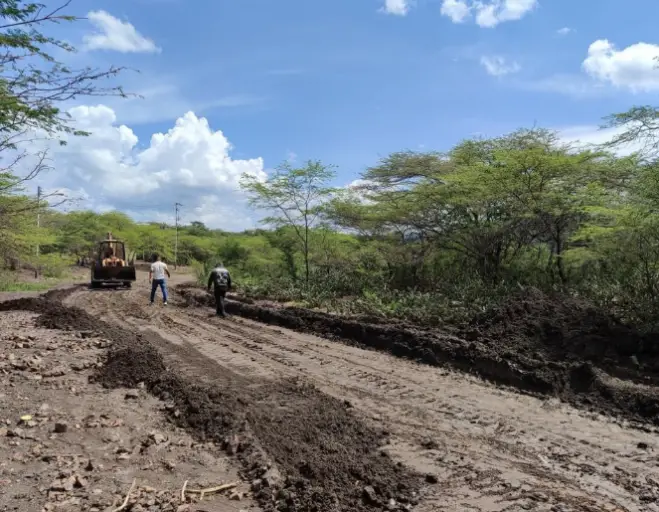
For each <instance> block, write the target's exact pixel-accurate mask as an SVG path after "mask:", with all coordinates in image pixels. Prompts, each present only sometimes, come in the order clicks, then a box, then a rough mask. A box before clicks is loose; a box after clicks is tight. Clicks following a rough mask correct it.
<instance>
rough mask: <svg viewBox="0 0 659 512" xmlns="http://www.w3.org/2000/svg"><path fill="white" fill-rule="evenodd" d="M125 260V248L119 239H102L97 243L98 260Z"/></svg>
mask: <svg viewBox="0 0 659 512" xmlns="http://www.w3.org/2000/svg"><path fill="white" fill-rule="evenodd" d="M112 256H114V257H115V258H117V259H119V260H124V261H125V260H126V249H125V246H124V243H123V242H120V241H119V240H103V241H102V242H100V243H99V244H98V258H97V259H98V260H99V261H103V260H105V259H108V258H112Z"/></svg>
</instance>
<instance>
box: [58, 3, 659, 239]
mask: <svg viewBox="0 0 659 512" xmlns="http://www.w3.org/2000/svg"><path fill="white" fill-rule="evenodd" d="M487 6H489V7H490V10H489V11H488V10H486V9H484V7H487ZM387 8H389V11H390V12H387ZM71 10H72V11H73V12H74V13H76V14H79V15H83V16H85V15H87V14H88V13H94V12H95V13H96V14H97V15H96V17H94V16H90V20H89V21H80V22H77V23H75V24H73V25H69V26H65V27H60V28H57V29H56V34H57V35H58V36H60V37H64V38H66V39H67V40H69V41H71V42H72V43H73V44H75V45H76V46H79V47H80V48H84V50H83V51H81V52H80V53H79V54H78V55H76V56H75V57H74V58H73V62H75V63H80V64H83V63H93V64H94V65H98V66H101V67H103V66H108V65H110V64H116V65H126V66H129V67H133V68H137V69H139V70H140V73H139V74H137V73H128V74H125V75H124V76H123V77H122V82H123V83H124V84H125V85H126V86H127V88H128V89H129V90H131V91H134V92H139V93H141V94H143V95H144V96H145V99H143V100H129V101H121V102H120V101H118V100H116V99H98V98H93V99H91V100H90V99H84V100H81V101H80V103H82V104H85V105H98V104H103V105H105V106H107V107H108V108H109V109H111V110H112V111H113V112H114V114H115V117H116V118H115V119H112V120H111V121H110V124H112V127H113V128H112V129H113V130H118V126H120V125H122V124H124V125H126V127H127V128H128V129H129V130H130V131H132V134H133V135H134V137H135V139H137V142H135V144H134V145H132V146H131V144H130V143H128V146H131V147H129V148H128V149H126V150H125V154H123V158H124V160H125V158H126V157H127V156H128V158H132V159H133V164H134V165H133V167H132V168H131V171H130V172H135V173H140V174H141V175H144V174H148V173H151V174H152V175H153V176H155V178H154V179H155V180H156V181H157V180H160V181H158V187H155V186H152V187H148V186H146V185H145V187H146V188H144V189H143V190H142V191H139V190H137V191H136V192H135V194H133V196H137V197H131V198H126V197H124V196H121V197H119V195H118V194H117V191H116V190H115V191H112V190H110V189H111V188H112V187H111V186H110V187H109V188H108V187H105V188H103V187H100V188H99V187H94V186H92V185H89V181H90V180H87V181H85V179H83V178H84V177H81V176H80V173H78V175H76V176H74V175H73V174H75V173H73V174H72V173H71V170H70V168H71V167H75V166H76V165H77V164H73V163H72V162H73V161H74V160H75V158H76V155H72V154H71V153H72V152H73V151H79V152H84V151H86V149H85V147H84V145H82V144H81V145H79V146H80V147H77V146H76V147H75V148H73V149H71V150H70V151H69V152H68V153H67V154H64V155H60V154H58V155H56V157H55V159H56V162H57V163H58V164H61V165H58V166H56V167H61V168H59V169H57V172H56V173H51V176H49V177H48V180H49V181H48V183H49V184H50V185H52V186H60V187H65V188H68V189H70V190H79V191H80V192H81V193H82V194H83V195H84V196H85V198H86V201H87V203H88V204H89V205H91V206H92V207H94V208H100V209H108V208H111V207H119V208H121V209H124V210H126V211H129V212H132V213H134V214H137V215H138V216H139V215H151V216H153V215H156V214H157V215H158V216H159V215H161V214H162V216H163V218H166V217H167V215H169V214H170V213H169V212H168V211H167V209H166V208H167V207H166V206H165V205H168V204H169V203H170V202H174V200H175V198H176V196H177V195H179V196H180V197H182V198H183V199H185V201H187V202H192V203H194V204H191V205H190V206H189V209H188V213H187V214H188V215H189V216H190V218H192V217H194V216H195V215H197V216H198V217H199V218H202V219H203V220H205V221H206V222H208V223H209V224H211V225H215V226H218V227H226V228H228V229H241V228H243V227H248V226H250V225H252V224H253V223H254V221H255V220H254V218H253V216H252V215H251V214H249V212H247V211H246V210H245V209H244V203H243V201H242V199H243V198H241V197H240V193H239V192H238V191H236V190H235V186H233V185H235V180H233V181H232V179H229V180H228V181H226V180H225V181H226V183H229V182H231V183H233V185H231V184H230V183H229V184H228V185H227V186H226V187H223V186H218V187H216V188H215V189H214V188H213V184H214V183H220V182H222V179H221V178H220V177H219V174H218V173H221V172H222V171H221V170H220V169H219V168H218V167H217V166H215V167H213V168H212V169H211V171H209V172H213V173H215V174H218V176H216V178H217V180H219V181H217V180H216V181H213V180H205V179H201V178H200V179H196V178H195V179H192V178H189V179H188V178H185V179H184V175H186V174H185V173H186V172H188V173H193V174H194V173H203V172H205V171H204V170H203V169H197V168H195V169H188V167H190V161H181V162H179V163H178V165H179V166H180V168H176V169H175V168H174V167H172V168H168V169H167V172H168V173H169V174H167V177H166V178H163V176H164V175H163V174H162V172H161V174H160V175H159V174H158V172H159V169H158V168H156V167H149V168H147V167H145V164H143V163H141V162H142V160H144V156H145V155H144V154H143V153H142V152H143V151H145V150H147V149H148V148H149V147H150V145H152V144H151V143H150V139H151V136H152V135H153V134H154V133H163V134H167V132H168V130H170V129H171V128H172V127H173V126H174V125H175V123H176V121H177V119H178V118H180V117H182V116H183V115H184V114H186V112H189V111H190V112H193V113H194V115H195V117H196V118H197V120H199V118H202V117H203V118H206V119H207V121H208V125H209V129H210V130H211V131H217V130H220V131H221V133H222V134H223V136H224V137H225V138H226V139H228V141H229V142H230V144H231V146H232V148H233V149H232V150H231V152H230V154H229V157H230V158H231V159H233V160H235V161H237V162H238V164H237V165H238V167H240V168H241V169H243V170H244V169H245V168H246V167H245V166H247V167H249V168H254V169H256V168H257V167H259V165H261V167H260V168H258V169H256V170H255V171H254V172H267V170H268V169H269V168H272V167H274V166H276V165H277V164H278V163H279V162H281V161H283V160H284V159H286V158H295V159H296V161H303V160H306V159H320V160H322V161H324V162H326V163H328V164H335V165H337V166H338V168H337V171H338V179H337V183H338V184H346V183H349V182H351V181H352V180H354V179H356V178H358V175H359V173H360V172H361V171H363V170H364V168H365V167H367V166H369V165H373V164H375V163H376V162H377V160H378V158H380V157H382V156H385V155H386V154H388V153H390V152H393V151H398V150H403V149H424V150H431V149H432V150H435V149H436V150H446V149H449V148H450V147H451V145H453V144H455V143H456V142H458V141H459V140H461V139H463V138H466V137H471V136H474V135H477V134H483V135H499V134H502V133H505V132H508V131H511V130H514V129H516V128H518V127H522V126H531V125H533V124H536V125H540V126H544V127H550V128H556V129H560V130H565V133H566V134H569V137H576V136H583V138H585V139H589V138H595V139H597V138H598V137H601V136H602V134H598V133H597V132H596V131H595V129H596V127H597V125H598V123H599V122H600V120H601V118H602V117H603V116H605V115H607V114H610V113H612V112H617V111H623V110H626V109H628V108H629V107H630V106H632V105H634V104H655V102H656V96H657V93H658V92H659V75H658V76H656V77H655V76H654V74H655V70H654V64H653V62H654V61H653V60H652V59H653V57H654V56H656V55H659V47H657V46H654V44H655V43H659V41H658V40H657V36H656V27H655V26H653V25H654V22H655V20H656V19H657V15H658V14H659V4H657V3H656V1H654V2H651V1H650V0H631V1H630V2H628V3H627V4H626V6H625V7H623V6H622V4H621V3H619V2H604V1H599V2H594V1H583V0H582V1H580V2H575V1H574V0H572V1H568V0H553V1H549V0H545V1H542V0H539V1H534V0H501V1H496V0H484V1H483V2H482V3H481V7H480V8H479V6H478V5H477V3H476V4H474V2H472V1H471V0H416V1H414V2H404V0H334V1H324V2H323V1H320V0H284V1H280V2H274V1H272V0H240V1H236V0H195V1H194V2H192V1H190V0H188V1H183V0H130V1H129V0H113V1H108V0H94V1H93V2H92V1H91V0H74V1H73V3H72V6H71ZM99 11H100V12H101V15H100V17H99ZM103 16H104V17H103ZM113 19H114V20H115V22H116V23H115V25H112V24H111V23H109V21H108V20H110V21H112V20H113ZM117 23H118V24H123V25H121V26H120V27H119V29H120V30H119V29H117V25H116V24H117ZM128 23H129V24H130V25H132V27H131V28H132V29H133V30H134V33H130V34H129V33H128V32H126V31H125V29H126V27H127V26H128V25H126V24H128ZM115 29H117V30H115ZM100 32H103V33H104V38H100V39H99V38H97V39H96V40H93V39H90V35H93V34H99V33H100ZM127 34H128V36H127ZM607 41H608V43H607ZM639 43H645V44H639ZM131 45H132V46H131ZM591 45H592V46H591ZM589 49H590V54H589ZM589 55H590V57H589ZM656 73H659V71H656ZM101 117H103V116H101ZM103 119H105V118H103ZM190 123H191V124H195V123H196V121H194V120H192V121H190ZM104 129H109V128H108V126H105V128H104ZM186 129H187V128H186ZM181 130H183V128H181ZM191 130H192V129H191ZM192 131H194V130H192ZM206 135H208V134H206ZM566 136H567V135H566ZM108 137H110V136H108ZM180 139H181V138H180V137H179V138H177V140H178V142H177V144H178V145H177V146H176V147H177V148H179V149H177V151H179V150H181V148H182V147H183V146H181V144H183V142H181V140H180ZM183 139H185V140H188V139H187V138H186V137H183ZM105 140H107V138H106V139H105ZM131 140H132V139H131ZM191 140H192V139H190V141H191ZM96 142H98V144H97V143H94V147H95V148H96V149H95V151H96V152H97V153H98V152H99V151H100V152H103V151H101V150H102V149H103V144H101V143H100V142H99V141H96ZM111 145H112V144H110V146H111ZM193 145H194V144H193ZM220 145H221V144H220ZM202 146H203V147H202ZM211 146H212V144H211ZM173 148H174V146H171V147H170V148H169V149H170V150H171V151H173V150H174V149H173ZM195 148H196V149H195V151H201V152H202V153H203V151H204V150H207V151H210V153H211V154H212V155H214V157H217V156H218V155H217V152H214V151H213V149H212V148H211V147H210V146H208V144H205V145H204V144H202V145H198V144H197V145H196V146H195ZM204 148H205V149H204ZM209 148H210V149H209ZM122 151H123V150H122ZM183 152H185V150H183ZM152 153H153V152H152ZM293 155H296V156H293ZM229 157H228V158H229ZM258 158H261V159H262V164H254V162H253V160H254V159H258ZM207 160H208V158H207V156H204V155H203V154H199V159H193V162H195V163H196V164H199V162H202V161H207ZM164 161H169V162H171V161H172V159H171V158H166V157H165V156H162V158H155V157H154V158H153V162H157V163H154V164H153V165H164V166H165V167H167V166H168V165H170V164H163V163H162V162H164ZM243 161H246V162H252V163H251V164H245V163H244V162H243ZM158 162H159V163H158ZM226 162H228V160H227V161H226ZM226 162H225V163H226ZM241 162H243V163H241ZM229 163H230V162H229ZM86 165H89V162H87V164H86ZM175 165H177V164H176V163H171V166H175ZM227 165H228V167H227V168H229V167H231V166H230V165H229V164H228V163H227ZM250 165H251V166H252V167H250ZM254 165H255V166H256V167H254ZM108 166H109V164H107V162H106V164H105V167H103V166H101V167H103V168H102V169H101V171H102V172H104V173H106V174H107V173H109V172H110V169H109V167H108ZM241 166H242V167H241ZM197 167H198V166H197ZM202 167H203V165H202ZM211 167H212V166H211ZM184 168H185V169H184ZM182 169H183V170H182ZM101 171H99V172H101ZM183 171H185V172H183ZM231 172H233V175H234V177H235V169H233V170H232V171H231ZM230 174H231V173H230ZM174 175H176V176H178V177H177V178H174ZM182 176H183V178H182ZM142 177H144V176H142ZM186 180H187V181H186ZM152 181H153V180H152ZM167 184H168V185H169V186H167ZM186 184H187V185H189V186H187V185H186ZM126 186H127V187H129V188H130V185H126ZM186 186H187V189H186V191H183V189H184V188H186ZM232 187H233V188H232ZM115 188H116V187H115ZM138 188H139V187H138ZM147 189H148V190H147ZM146 196H148V197H149V201H148V203H149V204H148V205H142V206H144V208H146V206H153V208H149V209H147V210H144V208H143V209H142V210H140V205H139V204H138V203H143V202H144V200H145V197H146ZM201 196H204V197H206V198H207V199H208V201H207V204H206V206H203V205H200V204H201V203H200V201H198V200H196V199H195V197H196V198H199V197H201ZM211 196H212V197H214V199H210V198H211ZM181 202H183V201H181ZM198 203H199V204H198ZM184 204H185V203H184ZM161 205H162V208H161ZM213 205H214V206H213ZM131 207H133V208H132V210H131ZM161 209H162V212H159V210H161ZM238 210H240V212H241V214H240V217H241V220H239V221H238V220H236V221H235V222H227V221H226V217H227V211H238ZM140 211H142V212H144V213H139V212H140ZM136 212H137V213H136ZM214 212H215V213H214ZM222 212H224V213H222ZM223 219H224V220H223Z"/></svg>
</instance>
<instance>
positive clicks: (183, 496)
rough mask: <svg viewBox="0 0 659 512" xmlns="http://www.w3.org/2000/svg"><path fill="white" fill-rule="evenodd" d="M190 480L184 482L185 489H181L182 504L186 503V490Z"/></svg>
mask: <svg viewBox="0 0 659 512" xmlns="http://www.w3.org/2000/svg"><path fill="white" fill-rule="evenodd" d="M188 482H189V480H186V481H185V482H183V488H182V489H181V503H185V488H186V487H187V486H188Z"/></svg>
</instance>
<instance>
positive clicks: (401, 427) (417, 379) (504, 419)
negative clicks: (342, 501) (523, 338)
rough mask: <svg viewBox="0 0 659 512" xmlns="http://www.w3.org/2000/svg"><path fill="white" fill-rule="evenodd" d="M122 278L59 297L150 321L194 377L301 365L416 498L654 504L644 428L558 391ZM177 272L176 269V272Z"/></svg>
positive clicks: (422, 507) (254, 374) (476, 504)
mask: <svg viewBox="0 0 659 512" xmlns="http://www.w3.org/2000/svg"><path fill="white" fill-rule="evenodd" d="M139 279H140V282H139V283H138V285H137V286H136V287H134V288H133V289H132V290H130V291H128V290H126V291H117V292H106V291H88V290H80V291H77V292H76V293H74V294H73V295H71V296H70V297H69V298H68V299H67V303H68V304H71V305H75V306H78V307H81V308H83V309H85V310H87V311H88V312H90V313H92V314H94V315H97V316H99V317H100V318H103V319H105V320H107V321H110V322H121V321H123V322H127V323H128V324H129V325H131V326H133V327H134V329H136V330H141V331H149V330H150V331H154V332H157V333H158V334H160V335H161V336H162V338H164V339H166V340H168V342H170V343H171V346H176V347H178V348H179V350H177V351H176V353H174V352H173V351H172V350H171V348H168V347H166V346H163V347H160V349H162V351H163V352H165V353H167V354H168V357H169V358H170V360H177V361H178V362H179V364H181V365H182V366H183V367H185V369H186V372H188V374H190V375H196V376H197V377H198V378H199V379H201V380H203V379H204V377H205V376H206V377H208V376H209V373H208V372H207V371H205V368H207V365H208V364H209V362H212V364H214V365H217V367H218V368H221V369H225V370H226V372H230V373H231V374H235V375H239V376H244V377H245V378H248V379H251V380H253V379H257V380H260V381H266V382H267V381H271V382H273V383H274V382H277V381H280V380H281V379H283V378H288V377H303V378H304V379H308V380H310V381H311V382H313V383H314V384H315V385H316V386H317V387H318V388H319V389H320V390H322V391H323V392H324V393H326V394H328V395H330V396H333V397H336V398H339V399H341V400H347V401H349V402H350V404H351V405H352V406H353V408H354V409H355V410H356V411H357V412H358V414H359V415H360V416H363V417H364V418H365V420H366V421H367V423H368V424H370V425H373V426H375V427H377V428H380V429H385V430H387V431H388V432H389V433H390V443H389V445H388V446H387V451H388V452H389V453H390V454H391V455H392V456H393V458H394V460H398V461H402V462H403V463H404V464H405V465H407V466H409V467H411V468H414V469H415V470H417V471H419V472H420V473H422V474H431V475H433V476H431V477H429V478H428V480H429V481H430V482H434V478H433V477H436V479H437V483H436V484H435V485H431V486H429V488H428V489H427V491H426V493H425V495H424V499H423V500H422V501H421V503H420V504H419V505H418V506H417V508H416V509H415V510H419V511H423V512H425V511H430V510H446V511H468V510H474V511H507V510H539V511H592V512H595V511H603V510H610V511H613V510H618V511H630V512H631V511H634V512H635V511H639V512H640V511H652V510H659V505H658V504H657V503H658V501H657V500H658V499H659V467H658V464H657V462H656V452H655V449H657V448H659V435H658V434H657V433H656V431H655V430H654V429H653V428H650V427H649V426H648V428H647V429H646V430H645V431H641V430H638V429H631V428H629V427H628V426H626V425H625V422H616V421H613V420H611V419H607V418H604V417H601V416H599V415H596V414H589V413H585V412H582V411H577V410H575V409H573V408H571V407H569V406H566V405H563V404H561V403H559V402H558V401H557V400H553V399H549V400H540V399H536V398H531V397H528V396H523V395H519V394H517V393H515V392H513V391H509V390H505V389H500V388H496V387H493V386H492V385H489V384H485V383H483V382H482V381H479V380H477V379H475V378H471V377H467V376H464V375H461V374H457V373H454V372H451V371H446V370H441V369H437V368H430V367H426V366H421V365H417V364H415V363H413V362H409V361H405V360H401V359H397V358H395V357H392V356H389V355H386V354H381V353H378V352H374V351H364V350H360V349H357V348H354V347H349V346H346V345H343V344H340V343H337V342H333V341H327V340H323V339H321V338H317V337H314V336H310V335H304V334H300V333H296V332H293V331H288V330H284V329H281V328H273V327H270V326H265V325H263V324H259V323H256V322H253V321H250V320H246V319H243V318H238V317H232V318H229V319H217V318H215V317H213V316H212V311H211V310H210V309H208V308H197V309H194V308H181V307H178V306H180V305H181V300H180V299H179V298H177V297H176V296H174V297H172V299H171V300H170V305H169V306H168V307H166V308H165V307H163V306H161V305H156V306H149V305H148V298H147V290H146V282H145V281H146V278H145V277H144V276H140V277H139ZM179 279H181V278H179Z"/></svg>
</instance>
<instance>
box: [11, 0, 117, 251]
mask: <svg viewBox="0 0 659 512" xmlns="http://www.w3.org/2000/svg"><path fill="white" fill-rule="evenodd" d="M69 3H70V0H69V1H67V2H65V3H64V4H63V5H61V6H60V7H57V8H54V9H53V8H52V7H51V8H48V7H47V6H46V5H44V4H40V3H34V2H26V1H22V0H0V162H1V163H0V216H1V217H2V218H3V221H5V219H10V218H13V217H20V216H22V215H24V214H25V213H26V212H29V211H32V212H33V211H34V210H35V209H37V208H41V207H42V206H43V204H44V203H42V202H38V201H36V200H29V199H27V198H24V199H23V200H20V201H17V200H16V199H15V198H14V197H13V196H15V195H16V194H17V193H22V192H24V186H25V185H26V183H27V182H29V181H30V180H32V179H34V178H35V177H36V176H38V175H39V174H40V173H41V172H43V171H45V170H47V169H48V168H49V161H48V157H47V151H38V152H36V153H34V152H33V151H32V150H31V147H32V146H31V143H33V142H35V140H36V139H49V138H58V137H59V136H60V135H62V134H70V135H86V132H83V131H80V130H76V129H75V127H74V126H73V125H72V123H71V119H70V117H69V115H68V114H67V113H66V112H62V111H61V109H60V107H59V105H61V104H62V103H63V102H65V101H69V100H74V99H76V98H78V97H80V96H97V95H125V94H124V92H123V90H122V89H121V87H118V86H112V85H110V86H108V87H102V86H101V85H100V82H101V81H102V80H105V79H112V78H113V77H115V76H116V75H117V74H119V72H120V71H121V68H115V67H111V68H109V69H107V70H99V69H96V68H92V67H85V68H82V69H73V68H70V67H69V66H67V65H65V64H64V63H62V62H60V61H58V60H57V59H56V58H55V57H53V53H54V52H55V51H58V52H62V51H63V52H65V53H71V52H75V48H74V47H73V46H71V45H70V44H69V43H67V42H65V41H62V40H58V39H56V38H53V37H51V36H49V35H47V34H46V33H45V32H44V31H43V28H44V27H46V26H47V25H50V24H58V23H63V22H73V21H76V20H77V19H78V18H76V17H75V16H71V15H69V14H66V13H65V12H64V9H65V8H66V7H68V5H69ZM61 143H64V141H61ZM19 168H20V169H21V171H22V172H20V173H19V171H18V169H19ZM42 200H44V201H48V200H51V201H53V200H55V201H56V202H57V201H58V202H59V203H61V202H63V201H64V200H65V199H64V198H62V197H61V195H60V194H57V193H54V194H47V195H45V196H42ZM20 224H21V222H20V221H18V220H17V221H16V223H15V225H14V226H13V227H8V226H9V221H8V220H7V221H5V230H12V229H18V226H19V225H20ZM14 240H16V238H14ZM2 243H4V244H9V243H10V237H8V236H3V237H2ZM17 248H18V246H16V247H14V248H13V249H10V248H9V247H5V249H4V252H11V251H14V250H16V249H17Z"/></svg>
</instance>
